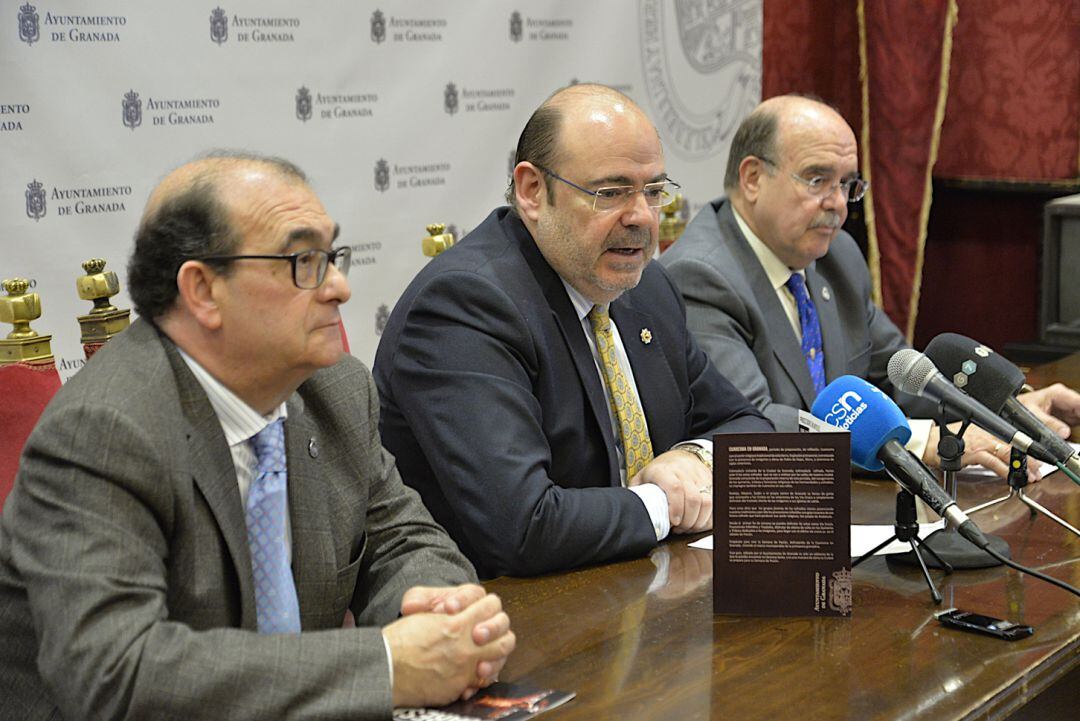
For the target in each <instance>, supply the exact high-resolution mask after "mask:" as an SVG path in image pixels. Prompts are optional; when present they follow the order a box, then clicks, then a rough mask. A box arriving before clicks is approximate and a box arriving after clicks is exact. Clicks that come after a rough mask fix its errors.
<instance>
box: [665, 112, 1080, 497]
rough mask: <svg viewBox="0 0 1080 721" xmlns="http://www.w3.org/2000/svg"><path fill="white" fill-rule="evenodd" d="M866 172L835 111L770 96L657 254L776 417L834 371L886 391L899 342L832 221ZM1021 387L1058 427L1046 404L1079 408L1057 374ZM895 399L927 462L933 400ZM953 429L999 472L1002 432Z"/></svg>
mask: <svg viewBox="0 0 1080 721" xmlns="http://www.w3.org/2000/svg"><path fill="white" fill-rule="evenodd" d="M867 185H868V183H867V181H864V180H861V179H860V178H859V173H858V155H857V147H856V143H855V134H854V133H853V132H852V130H851V128H850V127H849V126H848V124H847V122H846V121H845V120H844V119H843V118H842V117H841V116H840V114H839V113H837V112H836V111H835V110H834V109H833V108H831V107H829V106H828V105H825V104H824V103H822V102H820V101H818V100H815V99H812V98H807V97H802V96H795V95H784V96H778V97H774V98H770V99H768V100H765V101H764V102H762V103H761V104H760V105H759V106H758V107H757V108H756V109H754V111H753V112H752V113H751V114H750V115H749V116H748V117H747V118H746V119H745V120H744V121H743V122H742V124H741V125H740V126H739V128H738V130H737V131H736V133H735V137H734V138H733V140H732V143H731V150H730V153H729V155H728V164H727V171H726V173H725V175H724V189H725V191H726V192H727V197H726V198H719V199H717V200H714V201H712V202H711V203H709V204H708V205H706V206H705V207H704V208H702V210H701V211H700V212H699V213H698V214H697V215H696V216H695V217H694V219H693V220H692V221H691V222H690V224H689V225H687V227H686V231H685V232H684V233H683V235H682V237H681V238H679V240H678V241H677V242H676V243H675V244H674V245H673V246H672V247H671V248H670V249H669V250H668V251H667V252H666V253H664V255H663V256H662V258H661V261H660V262H661V263H662V264H663V265H664V266H666V268H667V270H668V273H669V274H670V275H671V277H672V279H673V280H674V281H675V283H676V284H677V285H678V286H679V290H680V291H681V292H682V296H683V300H684V301H685V303H686V308H687V324H688V326H689V327H690V329H691V331H693V333H694V335H695V336H696V338H697V341H698V342H699V343H700V344H701V346H702V348H703V349H704V350H705V352H706V353H707V354H708V355H709V357H710V358H711V359H712V361H713V362H714V363H715V364H716V366H717V367H718V368H719V369H720V371H721V373H723V374H724V375H725V376H726V377H727V378H729V379H731V381H732V382H733V383H734V384H735V386H736V387H737V388H739V389H740V390H741V391H742V392H743V393H745V394H746V395H747V396H748V397H749V398H750V400H751V401H753V402H754V404H755V405H757V407H758V408H759V409H760V410H761V411H762V412H763V413H764V414H765V415H766V416H767V417H768V418H769V419H770V420H772V421H773V423H774V424H775V425H776V427H777V429H778V430H781V431H794V430H797V428H798V412H799V410H800V409H802V410H806V409H809V408H810V407H811V405H812V404H813V402H814V399H815V398H816V397H817V393H818V392H819V391H820V390H821V388H823V387H824V386H825V384H827V383H829V382H830V381H832V380H834V379H835V378H837V377H839V376H842V375H848V374H850V375H855V376H859V377H861V378H864V379H866V380H867V381H869V382H871V383H873V384H874V385H877V386H879V387H880V388H882V389H883V390H884V391H886V392H887V393H890V394H894V390H893V388H892V386H891V384H890V383H889V378H888V374H887V367H888V362H889V358H891V357H892V355H893V353H895V352H896V351H897V350H899V349H901V348H906V347H908V345H907V342H906V341H905V339H904V336H903V334H902V333H901V332H900V331H899V329H898V328H897V327H896V326H895V325H893V323H892V321H891V320H889V318H888V316H886V315H885V313H884V312H883V311H882V310H881V309H880V308H878V307H877V306H875V305H874V303H873V301H872V300H871V299H870V274H869V272H868V270H867V266H866V261H865V260H864V259H863V256H862V253H861V252H860V251H859V248H858V246H857V245H856V244H855V241H854V240H853V239H852V237H851V236H850V235H848V234H847V233H846V232H844V231H843V230H840V226H841V225H842V224H843V222H844V220H846V219H847V213H848V203H850V202H856V201H858V200H860V199H861V198H862V197H863V194H864V193H865V192H866V188H867ZM1022 398H1023V399H1024V402H1025V403H1026V404H1027V405H1029V406H1030V407H1032V408H1033V410H1035V411H1036V412H1040V415H1042V417H1043V419H1044V420H1045V421H1046V422H1047V423H1049V424H1051V426H1052V427H1053V428H1055V429H1056V430H1058V432H1059V433H1062V432H1066V433H1067V431H1068V426H1067V425H1066V424H1065V423H1062V421H1061V420H1058V419H1056V418H1053V417H1051V416H1049V415H1048V413H1049V412H1051V411H1053V412H1055V413H1056V414H1057V415H1059V416H1062V417H1063V418H1065V419H1066V420H1067V421H1068V420H1075V419H1076V418H1078V417H1080V396H1077V394H1076V393H1074V392H1073V391H1071V390H1069V389H1067V388H1065V387H1064V386H1060V385H1055V386H1051V387H1049V388H1046V389H1043V390H1040V391H1036V392H1033V393H1027V394H1024V395H1023V396H1022ZM897 402H898V403H899V404H900V406H901V407H902V408H904V410H905V411H906V412H907V413H908V414H909V415H913V414H914V415H915V416H919V417H920V419H919V420H916V421H913V423H912V430H913V432H914V433H913V438H912V441H913V442H912V443H909V447H910V448H911V449H912V450H913V451H914V452H916V453H918V454H921V455H922V456H923V459H924V460H925V461H926V462H927V463H930V464H934V465H936V464H937V462H938V460H939V459H938V456H937V438H938V429H937V428H936V426H934V424H933V422H932V421H931V420H929V417H930V416H932V415H933V412H934V407H933V405H932V404H930V403H927V402H926V401H923V400H921V399H918V398H915V397H913V396H909V395H906V394H903V395H898V397H897ZM1042 411H1045V413H1043V412H1042ZM964 439H965V441H966V449H965V453H964V458H963V460H964V462H965V463H980V464H982V465H984V466H986V467H988V468H990V469H991V470H993V471H995V472H996V473H998V474H999V475H1001V476H1004V475H1005V474H1006V473H1007V471H1008V466H1007V463H1008V460H1009V446H1008V445H1007V444H1004V443H1000V442H998V441H997V440H996V439H995V438H993V437H992V436H990V435H988V434H986V433H984V432H983V431H981V430H979V429H978V428H974V427H971V428H969V429H968V430H967V432H966V433H965V435H964ZM1034 466H1035V464H1032V466H1031V469H1032V470H1031V472H1032V474H1033V475H1035V474H1036V473H1037V472H1036V471H1035V470H1034Z"/></svg>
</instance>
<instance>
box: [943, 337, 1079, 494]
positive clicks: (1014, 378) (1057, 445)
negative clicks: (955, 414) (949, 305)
mask: <svg viewBox="0 0 1080 721" xmlns="http://www.w3.org/2000/svg"><path fill="white" fill-rule="evenodd" d="M926 356H927V358H929V359H930V360H931V361H933V362H934V365H936V366H937V367H938V369H939V370H940V371H941V373H942V374H943V375H946V376H951V377H953V378H954V379H957V378H959V379H963V381H964V383H965V385H964V389H965V390H966V391H967V392H968V395H970V396H971V397H972V398H974V399H976V400H978V401H979V402H981V403H982V404H983V405H985V406H986V407H987V408H989V409H990V410H991V411H993V412H995V413H997V414H999V415H1000V416H1002V417H1003V418H1005V419H1006V420H1008V421H1010V422H1011V423H1012V424H1013V425H1015V426H1016V427H1017V428H1020V429H1022V430H1023V431H1025V432H1026V433H1028V434H1029V435H1031V437H1032V438H1034V439H1035V440H1036V441H1037V442H1038V443H1041V444H1042V445H1043V446H1045V447H1046V450H1047V451H1048V452H1049V453H1050V455H1052V456H1053V457H1054V461H1056V462H1057V463H1060V464H1062V465H1064V466H1065V467H1067V468H1068V469H1069V470H1071V471H1072V472H1073V473H1076V474H1077V475H1080V454H1077V452H1076V449H1074V448H1073V447H1072V446H1071V445H1069V443H1068V442H1067V441H1065V440H1063V439H1062V438H1061V436H1059V435H1058V434H1057V433H1055V432H1054V431H1053V430H1052V429H1051V428H1050V427H1049V426H1047V425H1046V424H1045V423H1043V422H1042V421H1041V420H1039V418H1038V416H1036V415H1035V414H1034V413H1032V412H1031V411H1030V410H1028V407H1027V406H1025V405H1024V404H1023V403H1021V402H1020V401H1019V400H1017V398H1016V394H1017V393H1019V392H1020V390H1021V389H1022V388H1023V386H1024V380H1025V379H1024V373H1023V371H1021V370H1020V369H1019V368H1017V367H1016V366H1015V365H1013V364H1012V363H1010V362H1009V361H1008V360H1006V359H1005V358H1002V357H1001V356H1000V355H998V354H997V353H995V352H994V351H993V350H992V349H991V348H989V347H988V346H985V345H983V344H982V343H979V342H977V341H975V340H973V339H971V338H968V337H966V336H962V335H959V334H958V333H942V334H941V335H939V336H937V337H936V338H934V339H933V340H932V341H930V343H929V344H928V345H927V346H926Z"/></svg>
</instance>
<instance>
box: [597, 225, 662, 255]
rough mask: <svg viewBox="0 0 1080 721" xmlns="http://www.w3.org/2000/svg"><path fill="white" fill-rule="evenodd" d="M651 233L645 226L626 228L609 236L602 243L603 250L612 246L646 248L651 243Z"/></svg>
mask: <svg viewBox="0 0 1080 721" xmlns="http://www.w3.org/2000/svg"><path fill="white" fill-rule="evenodd" d="M652 239H653V238H652V233H650V232H649V230H648V229H647V228H627V229H626V230H625V231H624V232H622V233H619V234H618V235H617V236H611V237H609V238H608V239H607V242H605V243H604V250H611V249H612V248H648V247H649V244H650V243H652Z"/></svg>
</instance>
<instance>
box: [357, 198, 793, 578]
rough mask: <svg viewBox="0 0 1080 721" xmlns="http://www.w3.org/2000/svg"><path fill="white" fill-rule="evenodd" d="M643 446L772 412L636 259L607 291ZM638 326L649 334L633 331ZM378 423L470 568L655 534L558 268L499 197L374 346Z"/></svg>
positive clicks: (667, 444) (592, 557)
mask: <svg viewBox="0 0 1080 721" xmlns="http://www.w3.org/2000/svg"><path fill="white" fill-rule="evenodd" d="M611 317H612V319H613V320H614V322H615V323H616V325H617V326H618V328H619V333H620V334H621V335H622V338H623V341H624V343H625V345H626V352H627V355H628V356H629V359H630V365H631V366H632V368H633V371H634V377H635V379H636V381H637V384H638V392H639V396H640V399H641V405H642V407H643V409H644V412H645V417H646V420H647V422H648V425H649V433H650V435H651V439H652V445H653V450H654V452H655V453H656V454H659V453H661V452H663V451H666V450H668V449H670V448H671V446H672V445H673V444H675V443H677V442H679V441H683V440H686V439H688V438H699V437H709V436H711V434H712V433H714V432H720V431H731V432H736V431H765V430H771V429H772V426H771V425H770V424H769V423H768V422H767V421H766V420H765V419H764V418H762V417H761V415H760V414H759V413H758V412H757V411H756V410H755V409H754V408H753V406H751V405H750V404H749V403H748V402H747V401H746V399H745V398H744V397H743V396H742V395H741V394H740V393H739V392H738V391H736V390H735V389H734V388H733V387H732V386H731V384H730V383H728V382H727V381H726V380H725V379H724V378H722V377H721V376H720V375H719V374H718V373H717V372H716V369H715V368H713V367H712V365H711V364H709V362H708V359H707V358H706V357H705V355H704V353H702V352H701V350H700V349H699V348H698V347H697V344H696V343H695V342H694V339H693V338H692V337H691V335H690V333H689V332H688V331H687V329H686V323H685V318H684V311H683V307H682V304H681V302H680V301H679V296H678V293H677V291H676V290H675V287H674V286H673V285H672V284H671V282H670V281H669V280H668V278H667V276H666V275H665V274H664V272H663V271H662V270H661V269H660V268H659V267H658V266H657V265H656V264H655V263H652V264H650V265H649V266H648V267H647V268H646V270H645V273H644V275H643V276H642V279H641V283H640V284H639V285H638V287H637V288H635V289H634V290H631V291H628V292H626V293H624V294H623V295H622V296H621V297H620V298H619V299H618V300H617V301H615V302H614V303H612V304H611ZM645 329H648V330H649V331H650V332H651V342H645V341H644V340H643V339H642V336H643V335H646V334H643V331H644V330H645ZM375 378H376V383H377V385H378V387H379V393H380V396H381V399H382V409H383V412H382V425H381V430H382V437H383V442H384V443H386V447H387V448H388V449H389V450H390V451H391V452H392V453H393V454H394V455H395V456H396V457H397V460H398V465H399V466H400V468H401V472H402V477H403V478H404V479H405V482H406V483H407V484H409V485H411V486H413V487H414V488H416V489H417V490H418V491H420V494H421V496H422V497H423V499H424V503H425V504H426V505H427V507H428V508H429V509H431V512H432V514H433V515H434V516H435V519H436V520H438V521H439V522H440V523H441V524H443V525H444V526H445V527H446V529H447V530H448V531H449V532H450V535H451V536H452V537H453V538H454V540H456V541H457V542H458V545H459V546H460V547H461V549H462V551H464V552H465V555H466V556H468V557H469V558H470V560H472V562H473V563H474V564H475V565H476V567H477V570H478V572H479V573H480V575H481V577H490V576H495V575H500V574H513V575H527V574H535V573H541V572H545V571H550V570H554V569H559V568H568V567H572V566H577V565H581V564H585V563H595V562H599V561H607V560H610V559H613V558H620V557H627V556H633V555H641V554H643V553H645V552H646V551H647V550H648V549H650V548H652V547H653V546H655V545H656V534H655V532H654V531H653V528H652V525H651V523H650V521H649V516H648V513H647V512H646V510H645V507H644V505H643V504H642V503H641V501H640V499H638V498H636V497H635V495H634V494H633V493H632V492H631V491H628V490H626V489H624V488H622V487H621V485H620V478H619V468H618V460H617V451H616V446H615V438H614V435H613V432H612V429H611V422H610V420H609V415H608V402H607V399H606V396H605V393H604V389H603V386H602V384H601V381H600V377H599V375H598V372H597V367H596V364H595V362H594V360H593V356H592V354H591V353H590V351H589V346H588V341H587V340H586V336H585V331H584V329H583V328H582V326H581V323H580V322H579V321H578V318H577V315H576V314H575V311H574V308H573V305H572V304H571V302H570V298H569V297H568V296H567V294H566V289H565V287H564V286H563V284H562V281H561V280H560V279H559V276H558V275H557V274H556V273H555V271H554V270H552V268H551V266H549V265H548V264H547V262H546V261H545V260H544V258H543V256H542V255H541V254H540V251H539V249H538V248H537V247H536V244H535V243H534V241H533V239H532V236H531V235H530V234H529V232H528V230H527V229H526V228H525V226H524V225H523V224H522V223H521V221H520V220H519V219H518V218H517V216H516V215H514V214H512V213H510V212H509V209H507V208H501V209H499V210H496V211H495V212H493V213H492V214H491V215H490V216H488V218H487V219H486V220H485V221H484V222H483V223H482V224H481V225H480V226H479V227H478V228H476V229H475V230H474V231H472V232H471V233H470V234H469V235H468V236H467V237H466V238H465V239H464V240H463V241H462V242H461V243H459V244H458V245H456V246H454V247H453V248H451V249H450V250H448V251H446V252H445V253H443V254H441V255H440V256H438V257H437V258H436V259H435V260H433V261H432V262H431V263H430V264H429V265H428V266H427V267H426V268H424V269H423V270H422V271H421V272H420V273H419V274H418V275H417V277H416V278H415V279H414V280H413V281H412V283H410V285H409V287H408V288H407V289H406V291H405V293H404V295H402V297H401V299H400V300H399V301H398V303H397V306H396V307H395V308H394V311H393V313H391V315H390V320H389V322H388V323H387V326H386V330H385V331H384V332H383V336H382V341H381V342H380V344H379V350H378V353H377V354H376V356H375Z"/></svg>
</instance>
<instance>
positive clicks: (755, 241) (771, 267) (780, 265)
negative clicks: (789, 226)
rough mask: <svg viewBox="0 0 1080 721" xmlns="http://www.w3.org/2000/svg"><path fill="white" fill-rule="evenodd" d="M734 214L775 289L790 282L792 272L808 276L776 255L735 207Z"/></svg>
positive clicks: (732, 210) (804, 276)
mask: <svg viewBox="0 0 1080 721" xmlns="http://www.w3.org/2000/svg"><path fill="white" fill-rule="evenodd" d="M731 212H732V214H733V215H734V216H735V222H736V223H737V224H738V226H739V230H741V231H742V234H743V235H744V236H745V237H746V242H747V243H749V244H750V249H751V250H752V251H754V255H756V256H757V259H758V262H760V263H761V267H762V268H763V269H764V270H765V275H766V276H768V278H769V283H771V284H772V287H773V290H780V289H781V288H783V287H784V285H785V284H786V283H787V282H788V278H790V277H791V274H792V273H798V274H799V275H801V276H802V277H803V278H806V271H805V270H796V271H793V270H792V269H791V268H789V267H787V264H786V263H784V261H782V260H780V259H779V258H778V257H776V253H774V252H773V251H772V248H770V247H769V246H767V245H765V242H764V241H762V240H761V238H759V237H757V235H755V234H754V231H752V230H750V226H749V225H747V224H746V221H745V220H743V219H742V216H741V215H739V211H737V210H735V207H734V206H732V208H731Z"/></svg>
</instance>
